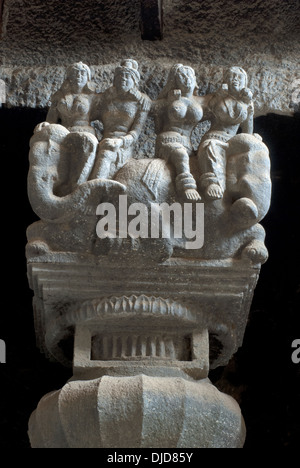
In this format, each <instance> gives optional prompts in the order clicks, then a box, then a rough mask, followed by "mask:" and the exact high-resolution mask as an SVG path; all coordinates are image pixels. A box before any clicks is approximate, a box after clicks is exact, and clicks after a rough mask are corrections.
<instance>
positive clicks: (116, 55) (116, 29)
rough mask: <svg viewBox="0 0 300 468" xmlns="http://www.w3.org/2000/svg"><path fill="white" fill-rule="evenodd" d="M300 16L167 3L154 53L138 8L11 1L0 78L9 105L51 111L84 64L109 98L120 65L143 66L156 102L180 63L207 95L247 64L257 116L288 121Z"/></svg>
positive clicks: (283, 8)
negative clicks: (56, 95)
mask: <svg viewBox="0 0 300 468" xmlns="http://www.w3.org/2000/svg"><path fill="white" fill-rule="evenodd" d="M20 12H22V14H20ZM299 15H300V10H299V5H298V2H297V0H293V1H290V2H282V1H280V0H276V1H274V0H268V1H265V2H261V1H259V0H253V1H251V2H247V3H245V2H235V1H234V0H230V1H225V0H218V1H217V2H208V3H201V4H199V1H198V0H197V1H196V0H195V1H191V2H188V4H187V2H186V1H184V0H176V2H173V1H171V0H165V1H164V39H163V41H156V42H155V43H153V42H152V41H143V40H142V39H141V37H140V30H139V19H140V1H137V0H135V1H134V2H133V1H130V0H126V1H123V2H122V4H121V5H120V2H116V1H115V0H103V1H96V0H88V1H86V2H84V3H83V2H81V1H74V0H65V1H64V2H61V1H59V0H48V1H47V2H42V1H41V0H34V1H31V0H30V1H29V0H6V1H5V7H4V15H3V39H2V41H1V44H0V60H1V67H0V76H1V78H3V79H4V80H5V81H6V83H7V90H8V92H7V96H8V97H7V103H8V105H12V106H24V105H25V106H29V107H36V106H38V107H47V106H48V105H49V100H50V96H51V94H52V93H53V92H54V90H57V89H58V84H61V83H62V81H63V77H64V72H65V67H66V66H67V65H68V64H71V63H74V62H76V61H79V60H83V61H84V62H86V63H89V64H90V65H91V68H92V70H94V71H95V72H96V75H97V77H96V81H97V82H98V83H99V85H100V88H101V89H105V88H106V87H108V86H109V84H110V83H111V81H110V80H111V78H112V73H113V68H114V65H115V64H116V63H117V62H119V60H120V57H126V56H127V57H130V56H131V57H134V58H135V59H136V60H137V61H138V62H139V63H140V67H141V70H142V80H141V81H142V82H141V90H142V91H145V92H147V94H149V95H150V97H152V98H153V97H157V94H156V93H157V91H158V88H159V89H161V88H162V85H163V84H164V79H165V77H166V74H167V71H168V69H169V68H170V67H171V66H172V65H173V64H174V63H176V62H178V61H183V62H184V64H186V65H190V66H193V68H195V71H196V76H197V81H198V82H199V83H198V84H199V86H200V91H201V93H203V94H206V93H207V92H208V91H210V90H214V89H215V87H216V86H217V84H218V82H220V79H221V78H220V71H221V68H224V67H228V66H230V65H233V64H238V65H239V66H242V67H243V68H244V69H246V70H247V72H248V75H249V87H250V88H251V89H252V91H253V92H254V102H255V108H256V110H255V112H256V115H263V114H266V113H268V112H275V113H283V114H286V115H289V114H292V113H293V112H294V110H295V109H296V108H297V106H298V103H297V102H294V99H293V93H294V91H295V89H296V88H299V84H297V80H299V79H300V75H299V54H298V47H299V34H300V33H299V24H300V18H299ZM87 31H88V33H87ZM224 31H226V34H224Z"/></svg>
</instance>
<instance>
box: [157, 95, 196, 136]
mask: <svg viewBox="0 0 300 468" xmlns="http://www.w3.org/2000/svg"><path fill="white" fill-rule="evenodd" d="M166 105H167V106H168V108H167V119H165V121H164V123H163V128H162V131H163V132H169V131H173V132H178V133H180V134H181V135H185V136H187V137H190V135H191V133H192V130H193V128H194V127H195V126H196V125H197V123H198V122H200V120H201V119H202V117H203V110H202V107H201V106H200V105H199V103H198V102H197V101H196V99H195V98H194V97H190V98H185V97H182V98H181V99H177V100H176V101H173V102H172V103H171V104H169V103H166Z"/></svg>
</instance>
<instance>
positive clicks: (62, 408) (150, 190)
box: [26, 2, 271, 447]
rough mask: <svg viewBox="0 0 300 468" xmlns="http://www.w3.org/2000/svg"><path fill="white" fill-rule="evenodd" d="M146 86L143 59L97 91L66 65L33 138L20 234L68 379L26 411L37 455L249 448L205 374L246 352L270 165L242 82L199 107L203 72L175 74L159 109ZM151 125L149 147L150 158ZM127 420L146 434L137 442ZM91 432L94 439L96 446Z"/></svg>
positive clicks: (46, 327) (229, 82) (40, 334)
mask: <svg viewBox="0 0 300 468" xmlns="http://www.w3.org/2000/svg"><path fill="white" fill-rule="evenodd" d="M154 3H155V5H158V3H157V2H150V3H147V2H142V5H143V6H144V7H145V8H146V7H150V6H151V7H153V4H154ZM140 80H141V75H140V68H139V64H138V63H137V61H136V60H134V59H131V58H130V59H124V60H122V61H121V63H120V64H119V65H118V66H117V67H116V68H115V71H114V77H113V83H112V85H111V86H110V87H109V88H107V89H106V90H105V91H103V92H97V90H96V86H95V83H94V82H93V79H92V73H91V70H90V68H89V67H88V66H87V65H86V64H83V63H82V62H79V63H75V64H73V65H72V66H70V67H68V69H67V71H66V76H65V80H64V82H63V83H62V85H61V87H60V88H59V89H58V90H57V92H56V93H55V94H54V95H53V97H52V103H51V107H50V109H49V112H48V115H47V119H46V120H47V121H46V122H43V123H41V124H39V125H38V126H37V127H36V129H35V131H34V135H33V136H32V138H31V141H30V154H29V159H30V168H29V175H28V194H29V199H30V202H31V205H32V207H33V209H34V211H35V212H36V214H37V215H38V216H39V217H40V221H38V222H36V223H34V224H32V225H31V226H29V228H28V230H27V239H28V244H27V247H26V255H27V262H28V278H29V284H30V287H31V288H32V289H33V291H34V314H35V328H36V334H37V339H38V345H39V347H40V349H41V350H42V351H43V352H45V353H46V355H47V357H49V358H50V359H55V360H58V361H59V362H61V363H62V364H64V365H67V366H72V367H73V377H72V379H71V381H70V382H68V383H67V385H66V386H65V387H64V388H63V389H62V390H60V391H58V392H54V393H53V394H50V395H48V396H46V397H45V398H44V399H42V400H41V402H40V404H39V406H38V408H37V410H36V412H35V413H34V414H33V415H32V418H31V420H30V431H29V433H30V439H31V442H32V445H33V446H42V447H43V446H47V445H49V446H51V447H53V446H58V447H89V446H91V445H92V446H94V447H217V446H218V447H240V446H242V445H243V442H244V439H245V426H244V423H243V418H242V415H241V412H240V409H239V407H238V405H237V403H236V402H233V400H232V399H231V398H230V397H228V396H226V395H223V394H221V393H220V392H218V391H217V389H215V388H214V387H213V386H212V385H211V383H210V382H209V380H208V376H209V370H210V369H214V368H216V367H218V366H220V365H226V364H227V363H228V362H229V360H230V359H231V358H232V356H233V354H234V353H235V352H236V351H237V349H238V348H239V347H240V346H241V345H242V342H243V336H244V332H245V327H246V323H247V317H248V313H249V309H250V305H251V301H252V297H253V293H254V289H255V286H256V283H257V280H258V276H259V272H260V267H261V265H262V264H263V263H264V262H265V261H266V260H267V258H268V251H267V249H266V247H265V244H264V240H265V231H264V229H263V227H262V226H261V224H260V221H261V220H262V219H263V217H264V216H265V215H266V213H267V211H268V209H269V206H270V198H271V180H270V159H269V152H268V148H267V147H266V145H265V144H264V143H263V141H262V138H261V137H260V136H259V135H257V134H255V133H253V116H254V102H253V93H252V91H251V90H250V89H249V88H248V75H247V73H246V72H245V70H243V69H242V68H240V67H229V68H228V69H226V70H224V74H223V83H222V85H221V86H220V88H219V89H218V90H217V91H216V92H214V93H211V94H209V95H205V96H200V95H199V94H198V84H197V78H196V73H195V71H194V69H193V68H191V67H190V66H185V65H183V64H181V63H176V64H174V65H173V66H172V67H171V69H170V70H169V74H168V77H167V81H166V84H165V86H164V87H163V89H162V90H161V92H160V94H159V95H158V97H157V99H156V100H155V101H153V100H151V99H150V98H149V97H148V96H147V95H146V94H144V93H142V92H141V91H140V89H139V85H140ZM207 115H209V118H210V126H209V128H207V131H206V132H205V133H204V135H202V137H201V138H199V140H198V141H197V145H196V147H195V144H193V142H192V134H193V131H194V129H195V128H196V127H197V125H199V124H200V123H201V122H202V121H203V119H204V118H205V116H207ZM149 120H152V121H153V124H154V128H155V135H154V136H155V151H154V154H152V155H150V154H149V155H147V156H148V157H143V155H141V154H140V153H139V150H138V142H139V139H140V137H141V136H142V135H143V133H144V131H145V126H146V124H147V122H148V121H149ZM239 130H241V132H240V133H239ZM143 136H144V137H145V138H146V136H145V135H143ZM141 401H142V402H143V403H142V404H141ZM153 405H154V406H153ZM75 407H76V414H75V413H74V409H75ZM154 407H155V408H156V411H154ZM77 408H80V410H79V411H77ZM167 413H168V416H167ZM133 418H137V419H138V420H140V421H142V426H141V427H137V428H136V431H132V430H130V431H129V432H128V431H127V428H128V427H131V425H132V420H133ZM91 421H93V423H91ZM99 422H100V424H99ZM97 425H98V426H99V427H98V426H97ZM87 426H89V427H91V428H94V426H95V427H96V426H97V427H98V429H97V431H96V430H95V432H94V434H97V438H96V440H95V438H94V437H95V435H93V436H91V437H90V438H89V439H88V440H87V439H86V436H87V434H89V431H87V432H85V431H82V430H81V427H87ZM165 426H167V427H168V429H166V430H165V429H163V431H162V428H164V427H165ZM70 427H72V428H73V429H72V430H70ZM99 428H100V429H99ZM157 428H160V429H159V430H158V429H157ZM83 432H84V433H83Z"/></svg>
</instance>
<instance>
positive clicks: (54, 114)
mask: <svg viewBox="0 0 300 468" xmlns="http://www.w3.org/2000/svg"><path fill="white" fill-rule="evenodd" d="M46 122H48V123H50V124H57V123H58V122H59V112H58V110H57V107H56V103H53V104H51V106H50V109H49V110H48V114H47V117H46Z"/></svg>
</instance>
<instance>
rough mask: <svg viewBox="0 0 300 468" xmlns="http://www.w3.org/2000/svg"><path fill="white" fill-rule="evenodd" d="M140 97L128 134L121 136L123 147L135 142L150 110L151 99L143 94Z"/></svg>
mask: <svg viewBox="0 0 300 468" xmlns="http://www.w3.org/2000/svg"><path fill="white" fill-rule="evenodd" d="M141 96H142V98H141V99H140V100H139V109H138V111H137V113H136V116H135V119H134V122H133V124H132V125H131V127H130V129H129V131H128V134H127V135H125V136H124V137H121V139H122V140H123V147H125V148H128V147H129V146H131V145H133V144H134V143H136V141H137V140H138V138H139V136H140V134H141V132H142V130H143V128H144V126H145V123H146V120H147V117H148V115H149V112H150V110H151V105H152V101H151V99H150V98H149V97H148V96H146V95H145V94H141Z"/></svg>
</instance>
